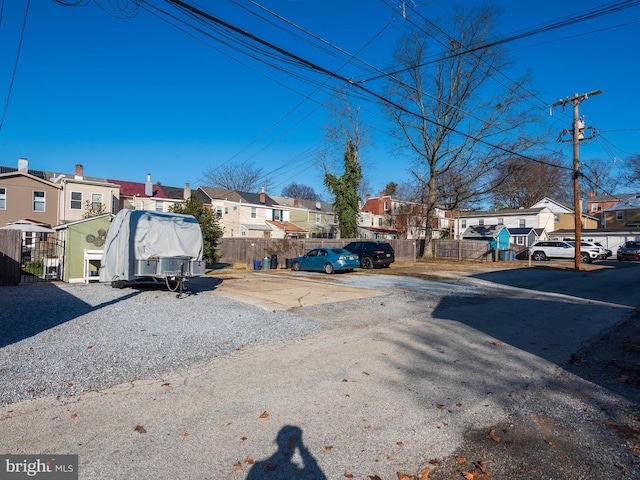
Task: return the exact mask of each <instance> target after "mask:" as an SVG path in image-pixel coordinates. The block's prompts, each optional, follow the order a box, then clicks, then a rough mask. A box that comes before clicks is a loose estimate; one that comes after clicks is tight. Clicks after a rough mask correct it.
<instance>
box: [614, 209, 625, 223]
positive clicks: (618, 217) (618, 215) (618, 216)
mask: <svg viewBox="0 0 640 480" xmlns="http://www.w3.org/2000/svg"><path fill="white" fill-rule="evenodd" d="M616 220H618V221H620V220H624V212H623V211H617V212H616Z"/></svg>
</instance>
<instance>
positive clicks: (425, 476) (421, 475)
mask: <svg viewBox="0 0 640 480" xmlns="http://www.w3.org/2000/svg"><path fill="white" fill-rule="evenodd" d="M430 472H431V469H430V468H423V469H422V470H420V472H418V480H429V473H430Z"/></svg>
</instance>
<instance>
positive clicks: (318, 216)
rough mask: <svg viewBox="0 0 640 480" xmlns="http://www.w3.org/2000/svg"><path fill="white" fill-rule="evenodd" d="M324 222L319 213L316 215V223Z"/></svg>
mask: <svg viewBox="0 0 640 480" xmlns="http://www.w3.org/2000/svg"><path fill="white" fill-rule="evenodd" d="M320 222H322V216H321V215H320V214H319V213H316V223H320Z"/></svg>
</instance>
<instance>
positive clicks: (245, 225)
mask: <svg viewBox="0 0 640 480" xmlns="http://www.w3.org/2000/svg"><path fill="white" fill-rule="evenodd" d="M197 196H198V198H199V199H201V200H202V201H204V203H205V204H206V205H210V206H211V208H212V209H213V210H215V212H216V215H217V216H218V219H219V222H220V226H221V227H222V229H223V230H224V235H223V237H246V238H286V237H287V236H288V235H289V236H297V235H300V234H303V233H304V229H298V228H296V227H295V226H294V225H291V224H290V223H291V221H290V215H289V210H290V209H289V207H288V206H286V205H279V204H278V202H277V201H276V200H274V199H273V198H271V197H270V196H269V195H267V194H266V193H265V192H264V189H263V190H262V192H260V193H248V192H238V191H235V190H226V189H223V188H213V187H199V188H198V193H197Z"/></svg>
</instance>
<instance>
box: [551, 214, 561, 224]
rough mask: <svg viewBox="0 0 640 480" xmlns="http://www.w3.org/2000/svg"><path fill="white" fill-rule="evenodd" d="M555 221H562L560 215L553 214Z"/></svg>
mask: <svg viewBox="0 0 640 480" xmlns="http://www.w3.org/2000/svg"><path fill="white" fill-rule="evenodd" d="M553 221H554V222H555V223H558V222H559V221H560V215H554V216H553Z"/></svg>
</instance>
